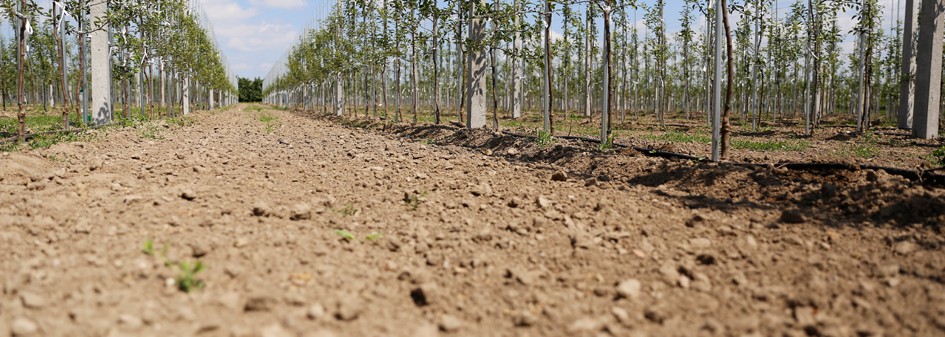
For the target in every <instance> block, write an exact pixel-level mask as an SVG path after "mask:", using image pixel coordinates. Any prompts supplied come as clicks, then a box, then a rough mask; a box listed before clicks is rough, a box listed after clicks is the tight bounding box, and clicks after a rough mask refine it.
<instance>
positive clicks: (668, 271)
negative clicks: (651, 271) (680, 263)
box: [660, 263, 679, 285]
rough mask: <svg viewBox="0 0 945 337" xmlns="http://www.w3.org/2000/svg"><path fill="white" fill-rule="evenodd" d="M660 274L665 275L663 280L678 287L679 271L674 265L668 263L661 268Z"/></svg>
mask: <svg viewBox="0 0 945 337" xmlns="http://www.w3.org/2000/svg"><path fill="white" fill-rule="evenodd" d="M660 274H662V275H663V280H664V281H666V283H669V284H670V285H676V283H677V282H679V270H677V269H676V266H674V265H672V264H669V263H667V264H664V265H663V266H661V267H660Z"/></svg>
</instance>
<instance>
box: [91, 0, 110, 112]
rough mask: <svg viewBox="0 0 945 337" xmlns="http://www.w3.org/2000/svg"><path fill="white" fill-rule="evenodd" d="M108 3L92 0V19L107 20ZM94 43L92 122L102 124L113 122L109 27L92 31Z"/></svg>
mask: <svg viewBox="0 0 945 337" xmlns="http://www.w3.org/2000/svg"><path fill="white" fill-rule="evenodd" d="M107 9H108V4H107V2H105V1H97V2H92V3H91V4H90V5H89V12H90V13H91V15H92V20H93V21H97V20H102V21H105V20H106V19H105V12H106V10H107ZM91 35H92V36H91V37H92V43H91V48H90V50H91V52H92V57H91V60H90V63H91V66H90V67H89V68H90V71H91V72H92V86H91V98H92V102H91V111H90V113H91V115H92V123H93V124H95V125H102V124H105V123H108V122H111V118H112V106H111V102H112V91H111V90H112V89H111V87H112V86H111V76H109V75H110V73H111V69H110V66H109V64H110V61H111V50H110V49H109V48H108V29H107V27H106V28H103V29H99V30H95V31H93V32H92V33H91Z"/></svg>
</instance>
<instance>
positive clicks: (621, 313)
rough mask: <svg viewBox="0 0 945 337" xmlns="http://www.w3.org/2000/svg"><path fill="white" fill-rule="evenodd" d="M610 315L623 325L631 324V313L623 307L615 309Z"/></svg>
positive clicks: (612, 309) (611, 310)
mask: <svg viewBox="0 0 945 337" xmlns="http://www.w3.org/2000/svg"><path fill="white" fill-rule="evenodd" d="M610 313H611V314H612V315H614V317H615V318H617V321H618V322H620V323H623V324H628V323H630V313H628V312H627V310H626V309H624V308H621V307H613V308H611V309H610Z"/></svg>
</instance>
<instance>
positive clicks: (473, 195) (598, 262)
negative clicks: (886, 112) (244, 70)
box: [0, 104, 945, 337]
mask: <svg viewBox="0 0 945 337" xmlns="http://www.w3.org/2000/svg"><path fill="white" fill-rule="evenodd" d="M408 118H409V117H408ZM134 125H135V126H134V127H126V128H108V129H99V130H93V131H88V132H86V133H83V134H81V135H80V136H78V137H76V138H75V139H69V141H67V142H59V143H51V144H49V145H48V147H35V149H27V148H26V147H20V148H19V150H17V151H13V152H5V153H3V154H0V247H3V248H2V249H0V282H2V284H0V290H2V293H0V336H3V337H6V336H9V335H14V336H29V335H34V336H102V335H108V336H124V335H127V336H157V335H161V336H191V335H193V336H196V335H199V336H266V337H269V336H297V335H298V336H435V335H444V336H449V335H456V336H581V335H587V336H600V335H613V336H702V335H705V336H772V335H785V336H805V335H816V336H898V335H914V336H940V335H942V334H945V252H943V250H945V236H943V234H942V225H943V224H945V190H943V189H941V188H939V187H936V186H932V185H923V184H921V183H919V182H913V181H909V180H907V179H905V178H903V177H900V176H896V175H890V174H888V173H886V172H885V171H873V170H832V171H823V172H820V171H817V172H814V171H794V170H788V169H786V168H783V167H779V166H776V165H769V166H736V165H716V164H710V163H703V162H696V161H686V160H676V159H664V158H658V157H649V156H646V155H645V154H642V153H637V152H634V151H630V150H620V151H599V150H598V149H596V148H595V147H593V146H588V145H587V144H585V143H584V142H580V141H567V140H558V141H555V142H545V141H538V140H533V139H528V138H523V137H512V136H508V135H502V134H494V133H492V132H490V131H487V130H482V131H465V130H462V129H456V128H450V127H447V126H441V127H434V126H429V125H421V126H405V125H399V126H388V125H385V124H384V123H380V122H376V121H375V122H366V121H352V120H340V119H335V118H328V117H324V116H319V115H316V114H312V113H301V112H291V111H286V110H278V109H273V108H270V107H266V106H261V105H245V104H244V105H238V106H235V107H232V108H230V109H226V110H215V111H210V112H200V113H197V114H194V115H192V116H189V117H187V118H185V119H177V120H171V121H156V122H144V123H134ZM774 132H776V133H777V132H778V131H774ZM654 134H655V133H654ZM642 137H644V136H641V138H642ZM651 137H657V138H658V137H672V138H673V139H675V138H676V137H677V136H675V135H674V136H660V135H654V136H651ZM758 137H761V138H766V136H764V135H761V136H758ZM877 137H879V138H880V139H883V138H882V137H883V136H882V135H879V136H877ZM857 139H859V138H858V137H857ZM618 141H619V138H618ZM653 141H654V142H655V141H657V140H653ZM808 142H810V144H809V145H808V147H807V148H806V149H805V150H804V151H808V152H804V151H771V152H772V153H775V155H773V154H767V155H769V156H773V157H769V158H768V160H770V161H772V162H775V161H777V160H778V159H777V158H778V157H777V155H781V154H784V153H791V154H792V155H793V154H796V157H793V158H795V159H800V158H804V157H803V155H802V154H803V153H823V152H825V151H827V150H825V149H824V148H819V146H820V145H819V144H820V141H819V140H808ZM837 142H843V141H842V140H837ZM854 142H856V141H855V140H854ZM909 142H911V141H906V143H908V144H906V145H909V144H911V143H909ZM876 143H877V144H878V145H876V146H877V147H879V148H881V150H880V154H879V155H877V156H875V157H874V158H878V159H874V160H879V161H880V162H881V163H885V164H889V165H890V166H900V167H902V166H905V167H913V165H915V166H919V165H921V164H919V163H920V161H921V160H923V159H922V158H923V157H924V156H927V155H928V154H929V153H931V151H932V148H933V145H936V144H933V143H929V144H931V145H911V146H908V149H910V150H909V151H912V152H906V154H905V155H904V158H912V159H911V160H913V162H907V163H903V165H895V164H897V163H899V162H897V159H895V157H886V155H885V153H886V152H884V151H886V150H883V149H885V147H884V144H883V143H882V140H880V141H877V142H876ZM919 143H921V144H925V143H922V142H919ZM666 144H667V145H665V146H702V145H703V144H702V143H701V141H697V142H691V143H684V142H670V141H667V142H666ZM679 144H684V145H679ZM685 144H689V145H685ZM693 144H695V145H693ZM913 149H914V150H913ZM692 151H693V152H694V153H695V152H698V151H701V149H699V150H692ZM889 153H892V155H890V156H893V155H895V153H898V152H897V151H896V150H895V149H893V150H889ZM739 155H742V154H740V153H738V152H736V156H739ZM764 155H765V154H755V155H753V156H764ZM751 158H756V157H751ZM757 158H759V160H762V159H764V158H763V157H757ZM883 158H888V159H883ZM883 160H885V161H883ZM197 261H200V263H199V265H200V266H201V267H200V268H198V267H196V266H197V265H198V263H197Z"/></svg>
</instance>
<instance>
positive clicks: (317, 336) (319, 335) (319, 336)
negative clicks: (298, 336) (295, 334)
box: [303, 329, 338, 337]
mask: <svg viewBox="0 0 945 337" xmlns="http://www.w3.org/2000/svg"><path fill="white" fill-rule="evenodd" d="M303 336H304V337H338V334H336V333H335V332H334V331H331V330H328V329H319V330H315V331H310V332H306V333H305V335H303Z"/></svg>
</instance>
